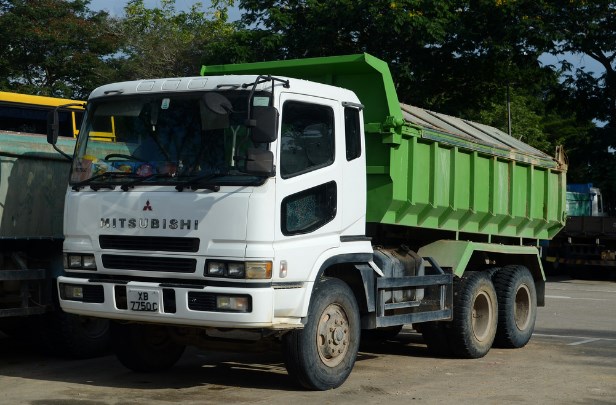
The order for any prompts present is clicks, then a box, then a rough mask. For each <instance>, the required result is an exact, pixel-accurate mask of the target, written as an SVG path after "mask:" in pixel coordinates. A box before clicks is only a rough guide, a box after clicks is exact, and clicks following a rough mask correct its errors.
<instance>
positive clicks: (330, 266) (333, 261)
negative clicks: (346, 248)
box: [302, 253, 374, 314]
mask: <svg viewBox="0 0 616 405" xmlns="http://www.w3.org/2000/svg"><path fill="white" fill-rule="evenodd" d="M370 261H372V254H371V253H342V254H337V255H334V256H330V257H329V258H327V259H326V260H325V261H323V262H322V264H321V265H320V266H319V268H318V271H317V272H316V274H315V277H314V283H313V284H312V289H313V290H314V288H315V287H316V286H317V283H318V280H320V279H321V278H323V277H330V278H337V279H339V280H341V281H343V282H344V283H345V284H347V285H348V286H349V288H350V289H351V291H352V292H353V295H354V296H355V300H356V302H357V305H358V307H359V310H360V313H364V312H366V311H368V310H369V308H370V301H374V299H373V294H371V287H370V286H374V275H373V274H372V273H374V271H373V270H372V269H371V268H370V269H369V270H367V268H368V267H369V266H368V263H369V262H370ZM358 266H359V267H364V269H363V270H360V269H359V268H358ZM312 293H313V291H311V293H310V294H307V296H306V302H305V303H304V311H303V312H302V313H304V314H307V313H308V309H309V305H310V297H311V296H312ZM373 305H374V304H372V306H373Z"/></svg>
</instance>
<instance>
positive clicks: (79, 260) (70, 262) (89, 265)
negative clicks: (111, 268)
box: [63, 253, 96, 270]
mask: <svg viewBox="0 0 616 405" xmlns="http://www.w3.org/2000/svg"><path fill="white" fill-rule="evenodd" d="M63 262H64V268H65V269H79V270H96V259H95V258H94V255H90V254H88V255H83V254H79V253H64V259H63Z"/></svg>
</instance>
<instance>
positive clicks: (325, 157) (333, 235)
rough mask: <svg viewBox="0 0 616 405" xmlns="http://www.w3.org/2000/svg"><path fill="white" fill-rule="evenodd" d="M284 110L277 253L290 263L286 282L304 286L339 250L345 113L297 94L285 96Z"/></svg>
mask: <svg viewBox="0 0 616 405" xmlns="http://www.w3.org/2000/svg"><path fill="white" fill-rule="evenodd" d="M280 105H281V112H282V117H281V132H280V139H279V142H278V148H279V149H278V154H277V155H278V158H277V160H278V161H277V168H278V174H279V176H280V181H279V182H277V185H276V205H277V219H276V242H275V246H274V247H275V250H276V257H278V258H280V259H281V260H285V261H286V262H287V265H288V269H289V270H288V277H287V281H293V280H298V281H305V280H306V277H307V276H308V274H309V272H310V270H311V269H312V267H313V265H314V263H315V261H316V260H317V258H318V257H319V256H320V255H321V254H322V253H323V252H324V251H325V250H327V249H331V248H333V247H337V246H338V245H339V244H340V237H339V232H340V224H341V222H342V221H341V217H342V215H341V214H342V213H341V212H340V209H339V207H341V206H342V205H341V201H340V200H341V196H342V195H341V194H342V193H341V179H342V170H341V168H342V165H341V163H340V162H341V161H343V160H344V150H343V149H344V148H342V147H337V145H338V142H337V141H336V140H337V139H344V138H343V129H342V126H341V125H340V120H339V119H338V117H339V116H340V111H341V108H342V107H341V105H340V102H337V101H333V100H329V99H324V98H318V97H311V96H305V95H297V94H282V95H281V103H280ZM341 156H342V159H341V158H340V157H341Z"/></svg>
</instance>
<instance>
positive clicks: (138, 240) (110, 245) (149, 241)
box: [98, 235, 199, 252]
mask: <svg viewBox="0 0 616 405" xmlns="http://www.w3.org/2000/svg"><path fill="white" fill-rule="evenodd" d="M98 242H99V243H100V245H101V249H117V250H146V251H162V252H198V251H199V238H172V237H166V236H116V235H101V236H99V238H98Z"/></svg>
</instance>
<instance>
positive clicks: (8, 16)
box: [0, 0, 117, 98]
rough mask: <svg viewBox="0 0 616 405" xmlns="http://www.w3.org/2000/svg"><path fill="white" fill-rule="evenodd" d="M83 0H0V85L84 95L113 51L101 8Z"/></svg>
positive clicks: (103, 74) (103, 73)
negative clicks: (90, 8)
mask: <svg viewBox="0 0 616 405" xmlns="http://www.w3.org/2000/svg"><path fill="white" fill-rule="evenodd" d="M88 4H89V1H88V0H72V1H68V0H0V43H1V45H0V87H1V88H2V89H4V90H9V91H16V92H23V93H31V94H41V95H51V96H62V97H70V98H84V97H86V96H87V94H88V93H89V92H90V91H91V90H92V89H93V88H94V87H96V86H97V85H98V84H100V83H102V82H105V81H107V78H108V77H109V75H110V71H109V70H108V68H107V67H106V65H105V64H104V62H103V60H102V58H103V57H104V56H106V55H111V54H112V53H114V52H115V51H116V42H117V39H116V35H115V33H114V32H113V31H112V30H111V29H110V28H109V25H108V15H107V13H105V12H92V11H90V10H89V9H88Z"/></svg>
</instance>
